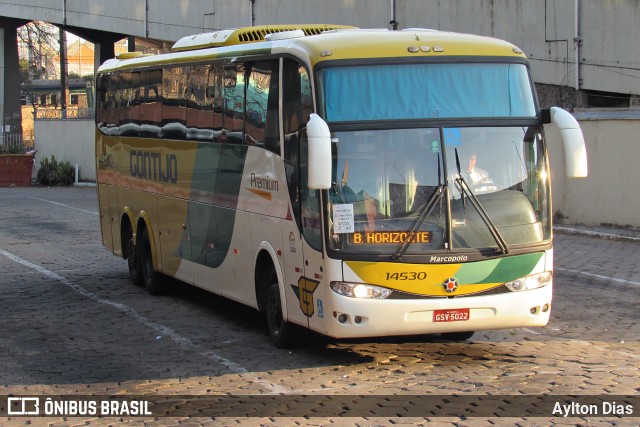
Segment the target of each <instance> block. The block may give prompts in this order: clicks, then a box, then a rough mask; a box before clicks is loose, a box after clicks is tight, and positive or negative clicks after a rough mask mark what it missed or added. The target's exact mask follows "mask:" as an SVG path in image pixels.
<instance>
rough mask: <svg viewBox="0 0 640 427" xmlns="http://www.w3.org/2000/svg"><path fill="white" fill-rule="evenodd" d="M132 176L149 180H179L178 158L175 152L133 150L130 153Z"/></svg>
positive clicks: (173, 181)
mask: <svg viewBox="0 0 640 427" xmlns="http://www.w3.org/2000/svg"><path fill="white" fill-rule="evenodd" d="M129 171H130V172H131V176H134V177H136V178H142V179H147V180H149V181H161V182H171V183H172V184H175V183H177V182H178V158H177V157H176V155H175V154H165V155H164V156H163V155H162V154H160V153H154V152H151V151H138V150H131V153H129Z"/></svg>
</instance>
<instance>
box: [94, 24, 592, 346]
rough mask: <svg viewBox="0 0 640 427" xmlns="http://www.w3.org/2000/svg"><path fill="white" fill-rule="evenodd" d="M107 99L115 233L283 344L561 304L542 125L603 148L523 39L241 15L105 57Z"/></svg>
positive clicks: (102, 112)
mask: <svg viewBox="0 0 640 427" xmlns="http://www.w3.org/2000/svg"><path fill="white" fill-rule="evenodd" d="M97 100H98V102H97V111H96V141H95V148H96V161H97V168H98V196H99V205H100V218H101V228H102V240H103V243H104V245H105V246H106V247H107V248H109V249H110V250H111V251H113V253H114V254H116V255H119V256H122V257H123V258H126V259H127V261H128V266H129V273H130V275H131V278H132V280H133V281H134V282H136V283H139V284H144V285H146V287H147V288H148V290H149V291H150V292H151V293H152V294H154V293H158V292H160V291H162V288H163V285H164V284H165V283H166V277H165V276H172V277H175V278H177V279H179V280H181V281H184V282H187V283H190V284H193V285H195V286H198V287H201V288H204V289H206V290H209V291H211V292H214V293H216V294H219V295H222V296H224V297H227V298H230V299H233V300H236V301H240V302H242V303H244V304H247V305H250V306H252V307H255V308H256V309H258V310H260V311H263V312H265V314H266V318H267V321H268V322H267V323H268V325H269V331H270V334H271V337H272V339H273V341H274V342H275V344H276V345H277V346H286V345H290V344H293V343H294V341H295V340H296V334H295V333H294V332H296V330H299V329H300V327H302V328H308V329H311V330H313V331H316V332H319V333H321V334H325V335H328V336H331V337H337V338H350V337H375V336H388V335H412V334H413V335H415V334H430V333H441V334H444V336H445V337H447V338H449V339H467V338H469V337H471V335H472V334H473V331H477V330H486V329H497V328H515V327H529V326H540V325H545V324H546V323H547V322H548V320H549V313H550V307H551V300H552V270H553V261H552V259H553V256H552V231H551V204H550V200H551V199H550V191H551V190H550V182H549V164H548V160H547V150H546V147H545V139H544V129H543V124H545V123H554V124H555V125H557V127H558V129H559V130H560V135H561V137H562V139H563V141H564V143H565V157H566V161H567V174H568V175H570V176H583V175H586V168H587V166H586V152H585V148H584V140H583V137H582V132H581V131H580V127H579V125H578V123H577V122H576V121H575V120H574V119H573V118H572V116H570V115H569V114H568V113H567V112H565V111H564V110H561V109H558V108H552V109H550V110H543V111H541V110H540V109H539V108H538V106H537V101H536V96H535V92H534V85H533V82H532V80H531V77H530V72H529V67H528V64H527V60H526V58H525V56H524V55H523V53H522V51H521V50H520V49H518V48H517V47H515V46H513V45H511V44H509V43H507V42H504V41H501V40H497V39H494V38H486V37H479V36H473V35H467V34H455V33H448V32H440V31H432V30H424V29H407V30H402V31H387V30H360V29H355V28H347V27H340V26H330V25H315V26H314V25H301V26H264V27H251V28H242V29H235V30H224V31H217V32H214V33H207V34H200V35H195V36H191V37H185V38H183V39H181V40H179V41H178V42H177V43H176V44H175V45H174V46H173V48H172V52H171V53H168V54H162V55H155V56H145V55H140V54H135V53H130V54H125V55H121V56H120V57H119V58H116V59H113V60H109V61H107V62H106V63H104V64H103V65H102V66H101V67H100V69H99V71H98V74H97Z"/></svg>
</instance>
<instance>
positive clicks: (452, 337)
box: [442, 331, 474, 341]
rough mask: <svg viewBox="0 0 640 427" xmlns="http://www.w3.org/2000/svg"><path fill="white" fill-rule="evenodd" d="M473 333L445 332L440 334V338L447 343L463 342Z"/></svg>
mask: <svg viewBox="0 0 640 427" xmlns="http://www.w3.org/2000/svg"><path fill="white" fill-rule="evenodd" d="M473 334H474V332H473V331H466V332H446V333H444V334H442V338H444V339H445V340H448V341H465V340H468V339H469V338H471V337H472V336H473Z"/></svg>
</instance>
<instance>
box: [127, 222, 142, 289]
mask: <svg viewBox="0 0 640 427" xmlns="http://www.w3.org/2000/svg"><path fill="white" fill-rule="evenodd" d="M137 252H138V251H137V248H136V244H135V242H134V241H133V236H132V235H131V234H129V241H128V242H127V265H128V266H129V278H130V279H131V281H132V282H133V283H134V284H135V285H138V286H142V283H143V282H142V269H141V268H140V259H139V258H140V257H138V254H137Z"/></svg>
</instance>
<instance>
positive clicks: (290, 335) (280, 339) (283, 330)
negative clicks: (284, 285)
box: [265, 272, 297, 348]
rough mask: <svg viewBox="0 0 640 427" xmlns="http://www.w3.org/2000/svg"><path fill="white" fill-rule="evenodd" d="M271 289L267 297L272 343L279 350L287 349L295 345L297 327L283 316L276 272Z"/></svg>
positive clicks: (268, 324)
mask: <svg viewBox="0 0 640 427" xmlns="http://www.w3.org/2000/svg"><path fill="white" fill-rule="evenodd" d="M269 283H270V285H269V288H268V289H267V295H266V298H267V300H266V304H265V308H266V314H267V326H268V327H269V336H270V337H271V341H273V344H274V345H275V346H276V347H278V348H287V347H291V346H293V345H294V343H295V341H296V339H297V334H296V332H297V331H296V330H295V326H294V325H292V324H291V323H289V322H287V321H286V320H284V317H283V316H282V303H281V300H280V286H279V285H278V279H277V276H276V275H275V272H272V274H271V277H270V281H269Z"/></svg>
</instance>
